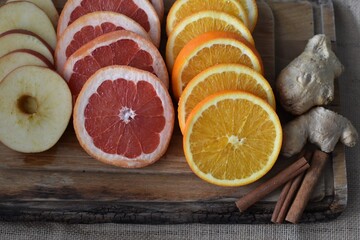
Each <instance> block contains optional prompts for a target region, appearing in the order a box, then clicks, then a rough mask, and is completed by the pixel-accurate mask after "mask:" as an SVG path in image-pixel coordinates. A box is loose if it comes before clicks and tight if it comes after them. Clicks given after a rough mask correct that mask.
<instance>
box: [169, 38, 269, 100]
mask: <svg viewBox="0 0 360 240" xmlns="http://www.w3.org/2000/svg"><path fill="white" fill-rule="evenodd" d="M220 63H241V64H244V65H246V66H248V67H251V68H252V69H254V70H255V71H257V72H259V73H261V74H262V73H263V66H262V61H261V58H260V55H259V54H258V53H257V51H256V49H255V48H254V47H253V46H252V45H250V44H249V43H247V42H246V40H244V39H243V38H241V37H239V36H238V35H236V34H233V33H229V32H207V33H204V34H201V35H199V36H198V37H196V38H194V39H192V40H191V41H190V42H189V43H188V44H186V45H185V47H184V48H183V49H182V50H181V51H180V53H179V55H178V57H177V58H176V61H175V64H174V68H173V71H172V87H173V93H174V96H175V98H177V99H178V98H179V97H180V95H181V93H182V91H183V89H184V88H185V86H186V85H187V84H188V82H189V81H190V80H191V79H192V78H194V77H195V76H196V75H197V74H199V73H200V72H201V71H203V70H205V69H207V68H209V67H212V66H214V65H216V64H220Z"/></svg>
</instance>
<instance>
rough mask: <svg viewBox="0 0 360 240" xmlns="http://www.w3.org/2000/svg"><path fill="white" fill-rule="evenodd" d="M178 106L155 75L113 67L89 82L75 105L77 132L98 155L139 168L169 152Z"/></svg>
mask: <svg viewBox="0 0 360 240" xmlns="http://www.w3.org/2000/svg"><path fill="white" fill-rule="evenodd" d="M173 126H174V109H173V105H172V101H171V98H170V95H169V93H168V92H167V88H166V87H165V85H164V84H163V83H162V82H161V81H160V80H159V79H158V78H157V77H156V76H155V75H153V74H151V73H149V72H146V71H142V70H139V69H136V68H132V67H128V66H110V67H107V68H102V69H100V70H98V71H97V72H96V73H95V74H93V75H92V76H91V77H90V79H89V80H88V81H87V82H86V84H85V85H84V87H83V89H82V90H81V92H80V95H79V97H78V99H77V101H76V104H75V108H74V128H75V132H76V136H77V138H78V139H79V142H80V144H81V146H82V147H83V148H84V149H85V151H86V152H87V153H88V154H90V155H91V156H93V157H94V158H96V159H98V160H100V161H102V162H104V163H107V164H112V165H115V166H120V167H126V168H139V167H144V166H147V165H149V164H151V163H153V162H155V161H157V160H158V159H159V158H160V157H161V156H162V155H163V154H164V153H165V151H166V149H167V147H168V145H169V142H170V139H171V136H172V131H173Z"/></svg>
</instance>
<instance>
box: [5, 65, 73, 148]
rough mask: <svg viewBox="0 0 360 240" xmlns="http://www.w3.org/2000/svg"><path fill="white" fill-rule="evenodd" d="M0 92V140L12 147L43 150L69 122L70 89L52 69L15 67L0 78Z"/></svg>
mask: <svg viewBox="0 0 360 240" xmlns="http://www.w3.org/2000/svg"><path fill="white" fill-rule="evenodd" d="M0 96H1V101H0V109H1V111H0V141H1V142H2V143H3V144H4V145H6V146H7V147H9V148H11V149H13V150H15V151H18V152H24V153H31V152H32V153H34V152H42V151H46V150H48V149H49V148H51V147H53V146H54V145H55V144H56V143H57V142H58V140H59V139H60V137H61V136H62V134H63V133H64V131H65V129H66V127H67V126H68V123H69V120H70V117H71V113H72V96H71V92H70V90H69V87H68V86H67V84H66V82H65V81H64V80H63V79H62V78H61V77H60V75H58V74H57V73H56V72H55V71H53V70H50V69H48V68H44V67H38V66H23V67H20V68H17V69H15V70H14V71H12V72H11V73H10V74H8V75H7V76H6V77H5V78H4V79H3V81H1V82H0Z"/></svg>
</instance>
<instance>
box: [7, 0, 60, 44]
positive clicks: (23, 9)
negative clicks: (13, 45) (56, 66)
mask: <svg viewBox="0 0 360 240" xmlns="http://www.w3.org/2000/svg"><path fill="white" fill-rule="evenodd" d="M14 29H23V30H28V31H30V32H33V33H34V34H36V35H38V36H39V37H41V38H42V39H44V40H45V41H46V42H47V43H48V44H49V45H50V46H51V48H52V49H55V46H56V33H55V30H54V27H53V25H52V23H51V21H50V19H49V18H48V16H47V15H46V14H45V13H44V11H43V10H41V9H40V8H39V7H37V6H36V5H35V4H33V3H31V2H25V1H22V2H10V3H7V4H5V5H3V6H2V7H0V34H2V33H4V32H6V31H9V30H14Z"/></svg>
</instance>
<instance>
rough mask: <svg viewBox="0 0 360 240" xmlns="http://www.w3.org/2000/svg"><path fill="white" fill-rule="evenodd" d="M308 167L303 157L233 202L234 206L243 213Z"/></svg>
mask: <svg viewBox="0 0 360 240" xmlns="http://www.w3.org/2000/svg"><path fill="white" fill-rule="evenodd" d="M309 167H310V165H309V163H308V162H307V161H306V159H305V158H304V157H302V158H300V159H299V160H297V161H296V162H295V163H293V164H291V165H290V166H289V167H287V168H286V169H284V170H283V171H281V172H280V173H278V174H277V175H276V176H275V177H273V178H271V179H269V180H268V181H266V182H264V183H263V184H261V185H260V186H258V187H257V188H255V189H254V190H252V191H251V192H250V193H248V194H247V195H245V196H244V197H242V198H240V199H239V200H238V201H236V202H235V203H236V206H237V207H238V209H239V211H240V212H244V211H245V210H246V209H248V208H249V207H250V206H251V205H253V204H254V203H256V202H257V201H259V200H260V199H262V198H264V197H265V196H266V195H268V194H269V193H271V192H272V191H274V190H275V189H277V188H278V187H280V186H281V185H283V184H284V183H286V182H287V181H289V180H290V179H292V178H294V177H295V176H297V175H299V174H300V173H302V172H304V171H305V170H306V169H308V168H309Z"/></svg>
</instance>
